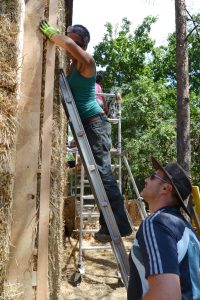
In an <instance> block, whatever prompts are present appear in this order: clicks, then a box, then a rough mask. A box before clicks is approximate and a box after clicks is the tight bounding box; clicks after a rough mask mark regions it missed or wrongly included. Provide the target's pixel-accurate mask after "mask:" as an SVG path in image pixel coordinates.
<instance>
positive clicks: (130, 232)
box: [121, 230, 133, 237]
mask: <svg viewBox="0 0 200 300" xmlns="http://www.w3.org/2000/svg"><path fill="white" fill-rule="evenodd" d="M132 233H133V231H132V230H131V231H129V232H127V233H124V234H121V237H125V236H129V235H131V234H132Z"/></svg>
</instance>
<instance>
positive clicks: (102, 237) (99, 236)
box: [94, 232, 111, 243]
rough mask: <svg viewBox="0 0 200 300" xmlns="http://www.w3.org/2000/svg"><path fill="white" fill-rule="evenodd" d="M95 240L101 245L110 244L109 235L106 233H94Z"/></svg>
mask: <svg viewBox="0 0 200 300" xmlns="http://www.w3.org/2000/svg"><path fill="white" fill-rule="evenodd" d="M94 238H95V240H97V241H99V242H101V243H109V242H111V237H110V235H109V234H108V233H107V234H106V233H100V232H96V233H95V235H94Z"/></svg>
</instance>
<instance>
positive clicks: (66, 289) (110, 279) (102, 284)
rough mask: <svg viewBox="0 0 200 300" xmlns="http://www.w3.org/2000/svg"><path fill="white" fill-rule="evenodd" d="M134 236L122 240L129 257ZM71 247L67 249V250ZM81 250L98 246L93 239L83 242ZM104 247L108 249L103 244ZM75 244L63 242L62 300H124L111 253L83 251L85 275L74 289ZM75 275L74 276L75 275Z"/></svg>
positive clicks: (77, 252) (69, 241)
mask: <svg viewBox="0 0 200 300" xmlns="http://www.w3.org/2000/svg"><path fill="white" fill-rule="evenodd" d="M133 238H134V233H133V234H132V235H131V236H128V237H125V238H123V242H124V245H125V248H126V250H127V253H129V251H130V248H131V244H132V240H133ZM69 245H70V246H69ZM83 245H84V246H94V245H95V246H97V245H98V246H99V245H101V244H99V243H97V242H96V241H95V240H94V238H93V237H90V238H89V239H88V238H87V239H84V241H83ZM106 245H109V243H108V244H106ZM78 246H79V245H78V241H77V240H76V239H73V238H68V239H67V240H66V251H65V254H64V255H65V261H66V266H65V267H64V270H63V282H62V290H61V291H62V295H61V300H125V299H126V289H125V287H124V286H122V282H121V280H120V279H119V275H118V268H117V264H116V260H115V257H114V254H113V252H112V250H85V251H84V261H83V267H84V270H85V272H84V275H82V276H81V277H79V276H78V277H79V279H80V278H81V282H80V284H79V285H78V286H75V285H74V274H75V273H76V266H77V264H78V260H79V251H78ZM76 274H77V273H76Z"/></svg>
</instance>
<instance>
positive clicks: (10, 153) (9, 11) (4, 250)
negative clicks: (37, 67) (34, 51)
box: [0, 0, 21, 300]
mask: <svg viewBox="0 0 200 300" xmlns="http://www.w3.org/2000/svg"><path fill="white" fill-rule="evenodd" d="M0 9H1V10H0V40H1V43H0V57H1V61H0V69H1V73H0V190H1V193H0V235H1V240H0V295H1V296H0V299H4V300H7V299H9V300H11V299H18V296H19V295H20V293H21V292H20V289H19V286H10V285H7V284H6V266H7V262H8V259H9V247H10V239H9V237H10V224H11V206H12V199H13V195H12V193H13V183H14V174H13V165H14V151H15V141H16V131H17V121H16V120H17V87H18V84H19V83H18V76H17V73H18V66H17V65H18V54H19V51H18V46H17V39H18V33H19V26H18V22H19V14H20V11H19V3H18V1H14V0H12V1H11V0H7V1H4V0H0ZM2 295H3V296H2Z"/></svg>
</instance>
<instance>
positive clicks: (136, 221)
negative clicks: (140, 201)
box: [125, 200, 142, 226]
mask: <svg viewBox="0 0 200 300" xmlns="http://www.w3.org/2000/svg"><path fill="white" fill-rule="evenodd" d="M125 205H126V209H127V211H128V214H129V216H130V218H131V220H132V222H133V225H134V226H139V225H140V223H141V221H142V219H141V216H140V213H139V210H138V207H137V204H136V202H135V201H134V200H126V201H125Z"/></svg>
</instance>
